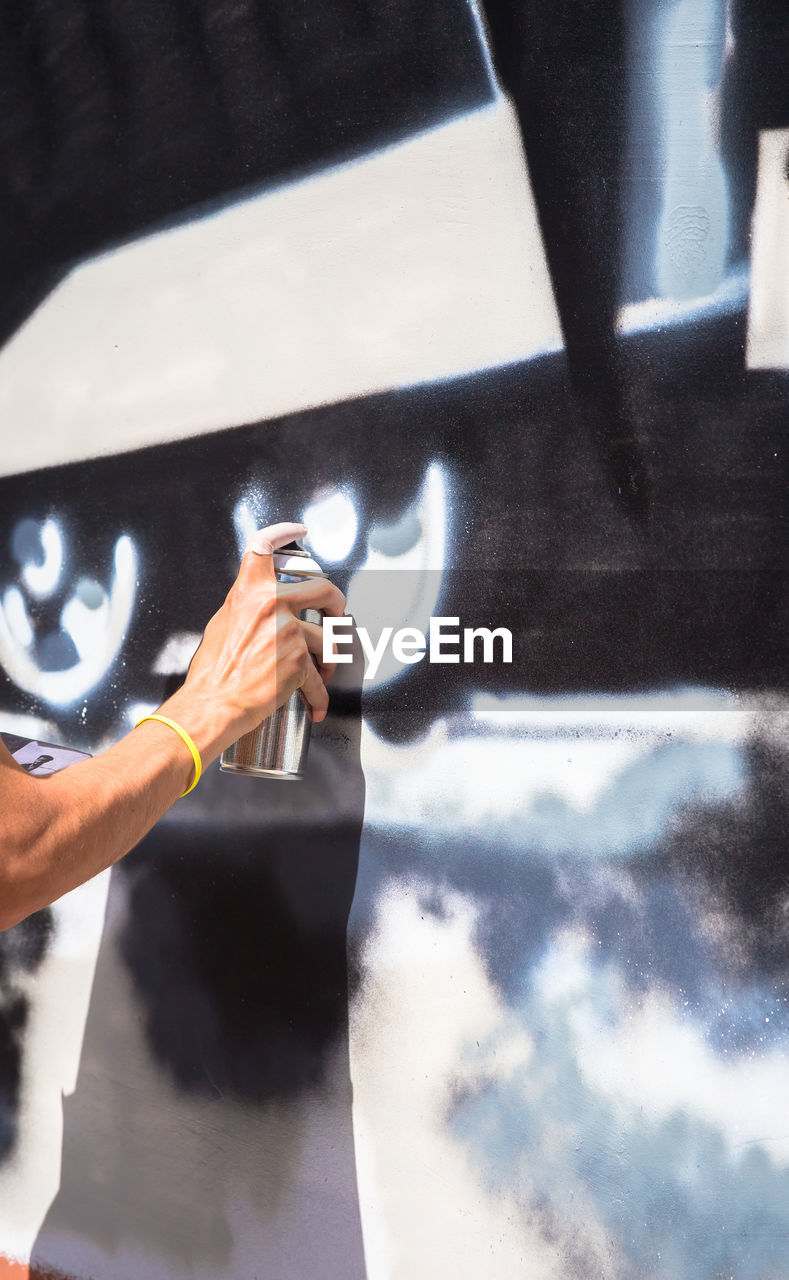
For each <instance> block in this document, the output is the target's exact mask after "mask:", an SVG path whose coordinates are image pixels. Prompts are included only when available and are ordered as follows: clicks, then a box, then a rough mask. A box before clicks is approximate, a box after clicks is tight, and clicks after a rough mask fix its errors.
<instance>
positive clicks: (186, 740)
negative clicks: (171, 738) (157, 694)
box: [134, 715, 203, 800]
mask: <svg viewBox="0 0 789 1280" xmlns="http://www.w3.org/2000/svg"><path fill="white" fill-rule="evenodd" d="M146 720H158V721H159V723H160V724H166V725H167V726H168V728H170V729H174V730H175V732H176V733H177V734H178V737H179V738H180V739H181V741H182V742H183V744H184V746H187V747H188V748H189V750H190V752H191V754H192V759H193V760H194V762H195V776H194V781H193V782H192V784H191V786H189V787H187V788H186V791H182V792H181V795H180V797H179V798H180V799H181V800H182V799H183V798H184V796H188V795H189V792H190V791H193V790H194V788H195V787H196V786H197V784H198V782H199V781H200V774H201V773H202V772H203V762H202V760H201V759H200V752H199V751H198V750H197V747H196V746H195V744H194V743H193V742H192V739H191V738H190V737H189V734H188V733H187V732H186V729H182V728H181V726H180V724H176V722H175V720H170V719H168V717H167V716H154V715H150V716H142V717H141V718H140V719H139V720H138V721H137V724H136V725H135V726H134V727H135V729H136V728H137V726H138V725H141V724H145V721H146Z"/></svg>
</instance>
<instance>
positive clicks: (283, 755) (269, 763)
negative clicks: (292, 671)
mask: <svg viewBox="0 0 789 1280" xmlns="http://www.w3.org/2000/svg"><path fill="white" fill-rule="evenodd" d="M274 568H275V570H276V573H277V578H278V580H279V581H280V582H299V581H300V580H301V579H303V578H318V577H320V578H322V577H325V574H324V573H323V570H322V569H321V568H320V566H319V565H318V564H317V563H316V562H315V561H314V560H313V559H312V557H311V556H309V555H308V553H307V552H306V551H302V550H300V549H299V550H284V551H282V552H276V553H275V555H274ZM301 617H302V618H303V619H304V621H305V622H315V623H320V622H321V613H320V611H319V610H318V609H305V610H303V612H302V614H301ZM311 728H312V721H311V720H310V717H309V715H308V714H307V704H306V702H305V701H304V698H303V697H302V695H301V693H300V692H299V690H296V692H295V693H293V694H291V696H290V697H289V698H288V701H287V702H286V703H284V704H283V705H282V706H281V707H279V708H278V709H277V710H276V711H275V712H274V714H273V715H270V716H269V717H268V718H267V719H266V720H264V721H263V722H262V724H259V725H258V726H257V728H256V729H252V730H250V732H249V733H245V734H244V736H243V737H241V738H239V739H238V742H234V743H233V744H232V746H230V747H227V748H226V749H225V750H224V751H223V752H222V754H221V756H220V758H219V767H220V769H223V770H224V771H225V772H226V773H244V774H247V775H248V776H251V777H254V778H278V779H280V780H281V781H298V780H299V779H300V778H302V777H303V776H304V769H305V766H306V763H307V752H308V750H309V745H310V730H311Z"/></svg>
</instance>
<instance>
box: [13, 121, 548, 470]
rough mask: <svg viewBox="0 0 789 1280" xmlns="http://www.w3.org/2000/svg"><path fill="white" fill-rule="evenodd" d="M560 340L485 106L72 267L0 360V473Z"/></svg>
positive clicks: (500, 137)
mask: <svg viewBox="0 0 789 1280" xmlns="http://www.w3.org/2000/svg"><path fill="white" fill-rule="evenodd" d="M560 347H561V332H560V328H559V321H558V316H557V312H556V307H555V303H554V299H553V293H552V289H551V285H550V280H549V276H548V270H547V265H546V262H545V257H544V253H543V248H542V241H541V238H540V233H539V229H538V224H537V218H536V213H535V209H534V203H533V199H532V195H531V191H530V186H529V182H528V178H527V175H526V169H525V165H524V161H523V153H522V148H521V141H520V134H519V132H518V127H517V122H516V120H515V116H514V114H513V112H512V110H511V108H510V106H509V105H508V103H507V102H506V101H505V100H504V99H498V100H497V101H496V102H495V103H494V104H493V105H492V106H489V107H486V108H484V109H483V110H479V111H475V112H472V113H469V114H468V115H465V116H461V117H459V118H457V119H455V120H453V121H452V122H450V123H449V124H446V125H444V126H442V127H440V128H437V129H434V130H431V131H429V132H426V133H424V134H422V135H420V136H418V137H415V138H413V139H411V140H410V141H408V142H406V143H403V144H401V145H398V146H394V147H391V148H388V149H387V150H384V151H380V152H377V153H375V154H373V155H371V156H369V157H367V158H365V159H363V160H359V161H355V162H353V163H348V164H344V165H341V166H339V167H336V168H334V169H332V170H329V171H324V172H322V173H320V174H318V175H317V176H314V177H311V178H309V179H306V180H304V181H301V182H297V183H292V184H289V185H287V186H282V187H279V188H277V189H276V190H274V191H272V192H270V193H268V194H266V195H261V196H258V197H256V198H253V199H249V200H246V201H244V202H242V203H239V204H236V205H233V206H231V207H230V208H226V209H224V210H223V211H221V212H219V213H216V214H214V215H211V216H206V217H205V218H201V219H199V220H197V221H194V222H191V223H188V224H186V225H183V226H180V227H178V228H176V229H171V230H168V231H163V232H160V233H158V234H156V235H152V236H149V237H147V238H146V239H144V240H140V241H137V242H135V243H133V244H131V245H127V246H124V247H122V248H119V249H116V250H114V251H113V252H111V253H108V254H106V255H104V256H103V257H101V258H98V259H95V260H93V261H91V262H89V263H87V264H85V265H83V266H82V267H80V268H79V269H78V270H75V271H74V272H73V274H72V275H71V276H70V277H69V278H68V279H67V280H65V281H64V282H63V284H62V285H61V286H60V287H59V288H58V289H57V290H56V291H55V292H54V293H53V294H52V295H51V296H50V298H49V299H48V300H47V301H46V302H45V303H44V305H42V307H40V308H39V310H38V311H37V312H36V313H35V314H34V315H33V316H32V317H31V318H30V320H29V321H28V322H27V324H25V325H24V326H23V327H22V329H21V330H20V331H19V332H18V333H17V334H16V335H15V336H14V338H13V339H12V340H11V341H10V342H9V343H8V344H7V346H6V347H5V349H4V350H3V351H2V353H0V421H1V422H2V424H3V442H4V443H3V449H2V457H1V458H0V473H4V474H13V473H15V472H19V471H26V470H31V469H35V468H38V467H43V466H47V465H53V464H61V463H65V462H69V461H74V460H78V459H83V458H90V457H94V456H96V455H99V454H104V453H119V452H123V451H124V450H129V449H136V448H140V447H143V446H145V445H151V444H157V443H161V442H164V441H169V440H177V439H180V438H183V437H186V436H191V435H195V434H200V433H203V432H207V431H213V430H216V429H218V428H222V427H227V426H233V425H239V424H243V423H248V422H255V421H258V420H260V419H267V418H271V417H274V416H277V415H281V414H286V413H290V412H292V411H295V410H299V409H304V408H307V407H310V406H314V405H319V404H324V403H333V402H336V401H339V400H343V399H346V398H348V397H353V396H360V395H365V394H368V393H371V392H376V391H382V390H387V389H391V388H397V387H404V386H410V385H413V384H418V383H424V382H433V381H436V380H439V379H443V378H452V377H456V376H459V375H462V374H465V373H469V372H472V371H475V370H481V369H486V368H490V367H496V366H499V365H504V364H509V363H512V362H515V361H519V360H522V359H525V358H527V357H529V356H531V355H534V354H537V353H539V352H542V351H547V350H554V349H557V348H560Z"/></svg>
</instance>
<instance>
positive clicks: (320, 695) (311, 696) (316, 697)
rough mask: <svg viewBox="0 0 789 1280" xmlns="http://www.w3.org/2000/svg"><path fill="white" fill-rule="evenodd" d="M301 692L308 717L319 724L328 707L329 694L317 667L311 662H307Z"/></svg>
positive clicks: (323, 718) (324, 716)
mask: <svg viewBox="0 0 789 1280" xmlns="http://www.w3.org/2000/svg"><path fill="white" fill-rule="evenodd" d="M301 693H302V696H303V697H304V699H305V700H306V703H307V709H308V710H309V713H310V718H311V719H312V720H314V722H315V724H320V722H321V720H325V718H326V712H327V711H328V709H329V695H328V693H327V692H326V686H325V684H324V683H323V680H322V679H321V676H320V673H319V672H318V669H317V667H315V666H314V665H313V663H312V662H308V663H307V668H306V674H305V676H304V681H303V683H302V685H301Z"/></svg>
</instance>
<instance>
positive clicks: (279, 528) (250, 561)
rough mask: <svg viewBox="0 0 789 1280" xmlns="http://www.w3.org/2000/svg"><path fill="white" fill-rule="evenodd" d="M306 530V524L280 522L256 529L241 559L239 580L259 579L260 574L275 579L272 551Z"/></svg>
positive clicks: (293, 539)
mask: <svg viewBox="0 0 789 1280" xmlns="http://www.w3.org/2000/svg"><path fill="white" fill-rule="evenodd" d="M306 532H307V528H306V525H303V524H293V523H289V522H288V523H282V524H270V525H267V526H266V528H265V529H258V531H257V533H255V534H253V535H252V537H251V538H250V540H249V542H248V544H247V548H246V551H245V552H244V555H243V558H242V560H241V569H240V570H239V575H238V576H239V580H240V581H241V582H242V583H245V582H247V581H259V580H260V576H261V574H262V575H263V576H264V577H265V578H268V579H269V580H270V581H272V582H275V581H276V577H277V575H276V573H275V572H274V552H275V551H276V550H277V548H278V547H284V546H285V545H286V543H288V542H294V541H295V540H296V539H297V538H303V537H304V535H305V534H306Z"/></svg>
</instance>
